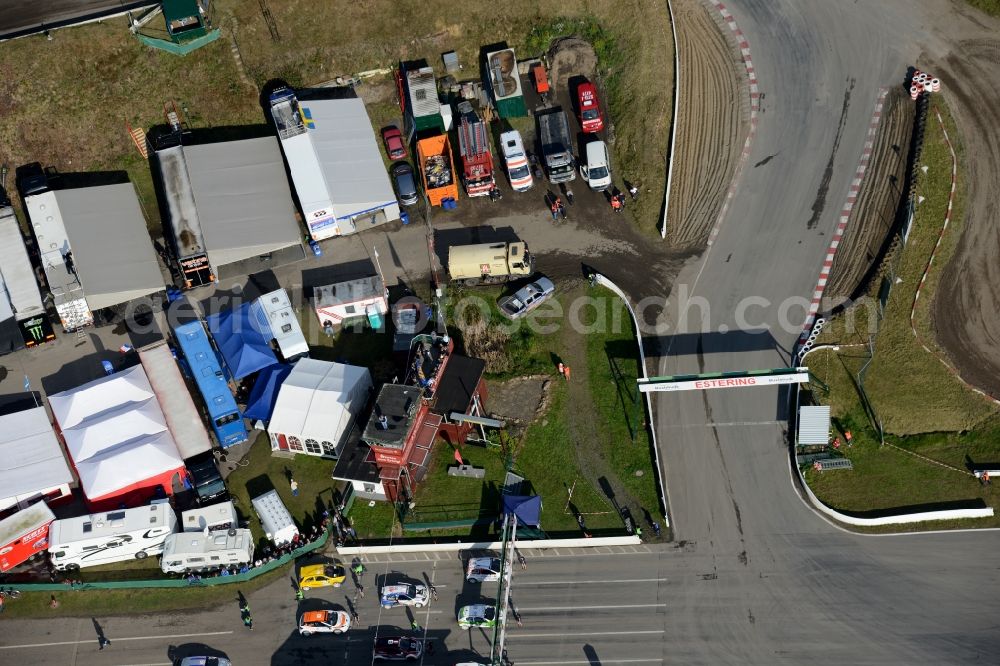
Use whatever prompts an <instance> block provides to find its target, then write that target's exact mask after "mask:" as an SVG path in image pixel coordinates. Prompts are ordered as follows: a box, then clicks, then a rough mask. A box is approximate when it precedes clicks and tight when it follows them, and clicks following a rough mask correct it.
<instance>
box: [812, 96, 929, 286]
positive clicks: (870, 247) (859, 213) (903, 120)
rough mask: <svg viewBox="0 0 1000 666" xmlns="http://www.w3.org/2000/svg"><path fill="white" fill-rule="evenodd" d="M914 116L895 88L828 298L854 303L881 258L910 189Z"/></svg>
mask: <svg viewBox="0 0 1000 666" xmlns="http://www.w3.org/2000/svg"><path fill="white" fill-rule="evenodd" d="M914 113H915V109H914V103H913V102H911V101H910V98H909V97H907V96H906V95H905V94H904V93H903V91H902V88H900V87H898V86H897V87H895V88H892V89H891V90H890V91H889V94H888V95H887V96H886V98H885V105H884V107H883V111H882V122H881V124H880V125H879V128H878V133H877V134H876V135H875V145H874V146H873V147H872V156H871V159H870V161H869V163H868V169H867V170H866V172H865V177H864V180H863V181H862V183H861V191H860V192H859V193H858V200H857V203H856V204H855V206H854V208H853V210H852V211H851V218H850V220H849V221H848V223H847V231H846V232H844V236H843V238H842V239H841V241H840V246H839V248H838V250H837V254H836V256H835V257H834V260H833V268H832V269H831V271H830V282H829V283H828V284H827V287H826V292H825V293H826V297H827V298H831V299H840V298H850V297H851V296H852V295H853V294H854V292H855V290H856V289H857V288H858V287H859V286H861V281H862V279H864V277H865V275H866V274H867V273H868V271H869V270H870V269H871V268H872V264H873V262H874V261H875V260H876V259H877V258H878V257H879V256H880V251H881V249H882V246H883V244H884V243H885V240H886V237H887V236H888V234H889V232H890V230H891V229H892V225H893V220H894V219H895V215H896V207H897V206H898V204H899V201H900V196H901V193H902V188H903V186H904V185H905V181H904V179H905V176H906V160H907V154H908V152H909V146H910V134H911V132H912V131H913V116H914Z"/></svg>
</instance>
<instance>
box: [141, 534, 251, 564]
mask: <svg viewBox="0 0 1000 666" xmlns="http://www.w3.org/2000/svg"><path fill="white" fill-rule="evenodd" d="M251 562H253V537H252V536H251V535H250V530H239V529H230V530H219V531H217V532H208V533H207V534H206V533H201V534H196V533H194V532H181V533H180V534H171V535H170V536H168V537H167V540H166V541H165V542H164V544H163V557H162V558H160V568H161V569H163V573H187V572H189V571H210V570H213V569H219V568H221V567H227V566H233V565H235V566H243V565H244V564H247V565H249V564H250V563H251Z"/></svg>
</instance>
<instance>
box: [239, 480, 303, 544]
mask: <svg viewBox="0 0 1000 666" xmlns="http://www.w3.org/2000/svg"><path fill="white" fill-rule="evenodd" d="M251 503H252V504H253V508H254V511H256V512H257V517H258V518H260V525H261V527H263V528H264V534H265V535H266V536H267V538H268V539H270V540H271V541H273V542H274V544H275V545H276V546H283V545H285V544H286V543H291V541H292V539H294V538H295V535H296V534H298V533H299V528H298V527H296V526H295V521H294V520H292V515H291V514H290V513H288V509H286V508H285V505H284V504H282V502H281V498H280V497H278V492H277V491H276V490H271V491H269V492H266V493H264V494H263V495H261V496H260V497H255V498H254V499H253V500H252V501H251Z"/></svg>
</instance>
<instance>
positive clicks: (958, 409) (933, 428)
mask: <svg viewBox="0 0 1000 666" xmlns="http://www.w3.org/2000/svg"><path fill="white" fill-rule="evenodd" d="M934 108H939V109H940V110H941V112H942V116H943V117H944V119H945V125H946V127H947V128H948V134H949V137H951V140H952V144H953V145H954V146H955V148H956V153H957V155H958V157H959V165H960V167H959V168H960V176H959V179H958V183H959V187H958V191H957V193H956V198H955V207H954V212H953V216H952V222H951V225H950V226H949V229H948V232H947V234H946V235H945V236H944V239H943V240H942V243H941V247H940V249H939V250H938V254H937V256H936V258H935V260H934V264H933V266H932V268H931V272H930V273H929V275H928V278H927V281H926V283H925V284H924V288H923V289H922V290H921V296H920V301H919V306H918V308H917V310H916V315H915V319H914V321H915V325H916V326H917V330H918V332H920V336H921V340H922V341H923V342H925V343H927V344H928V345H929V346H931V348H932V349H936V346H935V344H934V339H935V336H934V332H933V328H932V322H931V320H930V309H931V307H930V306H931V304H932V303H933V302H934V296H935V290H936V287H937V283H938V280H939V279H940V276H941V273H942V271H943V269H944V267H945V265H946V264H947V263H948V260H949V259H950V258H951V256H952V254H953V253H954V251H955V247H956V244H957V242H958V239H959V238H960V236H961V233H962V228H963V223H964V220H963V216H964V211H965V197H966V193H965V185H964V178H962V177H961V169H962V167H961V165H962V158H963V152H962V147H961V145H960V143H959V142H958V132H957V131H956V130H955V126H954V122H953V121H952V120H951V117H950V115H949V114H948V113H947V108H946V107H943V105H941V104H940V101H939V99H936V100H935V101H934V102H932V110H931V115H930V118H929V119H928V122H927V130H926V139H925V141H924V149H923V153H922V155H921V164H922V165H926V166H927V167H928V169H927V173H926V174H922V175H921V177H920V180H919V183H918V187H917V190H918V193H919V194H920V195H922V196H923V197H925V200H924V202H923V203H921V204H920V205H919V206H918V207H917V210H916V218H915V221H914V226H913V230H912V231H911V233H910V238H909V241H908V243H907V245H906V247H905V250H904V251H903V254H902V257H901V258H900V261H899V267H898V270H897V277H898V278H899V279H898V280H897V282H896V284H895V285H894V287H893V290H892V293H891V295H890V297H889V301H888V303H887V304H886V310H885V318H884V319H883V321H882V322H881V324H880V326H879V328H878V335H877V337H876V339H875V359H874V361H873V362H872V364H871V367H870V368H869V370H868V373H867V378H866V381H865V387H866V389H867V391H868V395H869V396H870V398H871V401H872V403H873V405H874V407H875V410H876V412H877V413H878V414H879V416H880V417H881V419H882V422H883V425H884V427H885V429H886V431H887V432H890V433H893V434H896V435H912V434H917V433H924V432H939V431H944V432H949V431H956V432H957V431H962V430H969V429H971V428H973V427H975V426H976V424H978V423H981V422H982V421H983V420H984V419H986V418H988V417H989V416H990V415H992V414H994V413H996V409H995V408H994V407H993V405H992V404H991V403H989V402H987V401H985V400H984V399H983V398H982V397H980V396H979V395H978V394H976V393H974V392H973V391H971V390H969V389H967V388H966V387H965V386H964V385H962V384H961V383H960V382H958V381H956V380H955V378H954V377H953V376H952V374H951V373H950V372H949V371H948V369H947V368H946V367H945V366H944V365H943V364H942V363H941V361H940V360H938V358H937V356H935V354H933V353H929V352H927V351H926V350H924V349H923V347H922V346H921V345H920V344H919V342H918V341H917V340H916V339H915V338H914V335H913V332H912V330H911V329H910V309H911V307H912V305H913V297H914V293H915V291H916V287H917V284H918V282H919V281H920V277H921V275H922V274H923V271H924V268H925V267H926V265H927V260H928V258H929V257H930V254H931V251H932V250H933V248H934V244H935V242H936V241H937V238H938V232H939V230H940V229H941V224H942V222H943V221H944V214H945V210H946V208H947V205H948V191H949V189H950V185H951V158H950V156H949V153H948V149H947V147H946V145H945V144H944V141H943V136H942V133H941V129H940V127H939V125H938V123H937V120H936V118H935V117H934ZM865 307H867V306H861V307H860V311H856V312H854V313H852V316H854V317H855V320H856V322H857V323H858V325H857V326H856V327H854V329H855V330H853V331H847V330H845V326H844V319H845V318H844V317H838V318H837V319H835V320H834V321H833V322H831V324H830V326H829V328H828V329H827V330H824V332H823V335H822V337H821V338H820V341H821V342H824V343H832V344H843V345H863V344H866V343H867V331H868V326H867V321H868V313H867V310H865V309H864V308H865ZM864 356H865V354H864V351H863V349H862V348H861V347H855V348H849V349H844V351H843V352H842V353H841V359H842V362H843V363H845V364H847V366H848V367H849V368H852V369H853V370H854V371H855V372H856V371H857V369H859V368H860V367H861V364H862V363H863V362H864V358H863V357H864ZM810 363H814V361H812V360H810ZM825 365H827V366H828V365H830V364H829V363H826V364H825ZM818 376H819V377H820V378H821V379H824V375H822V374H819V375H818ZM824 381H826V380H825V379H824ZM831 399H832V400H834V401H837V400H847V401H848V402H849V401H850V400H851V399H850V398H841V397H840V396H834V397H833V398H831Z"/></svg>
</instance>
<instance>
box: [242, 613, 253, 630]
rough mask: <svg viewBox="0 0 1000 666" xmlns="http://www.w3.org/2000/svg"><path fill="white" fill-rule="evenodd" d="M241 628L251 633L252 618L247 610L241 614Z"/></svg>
mask: <svg viewBox="0 0 1000 666" xmlns="http://www.w3.org/2000/svg"><path fill="white" fill-rule="evenodd" d="M242 618H243V626H244V627H246V628H247V629H249V630H250V631H253V616H251V615H250V609H249V608H248V609H247V610H246V611H245V612H244V613H243V614H242Z"/></svg>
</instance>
